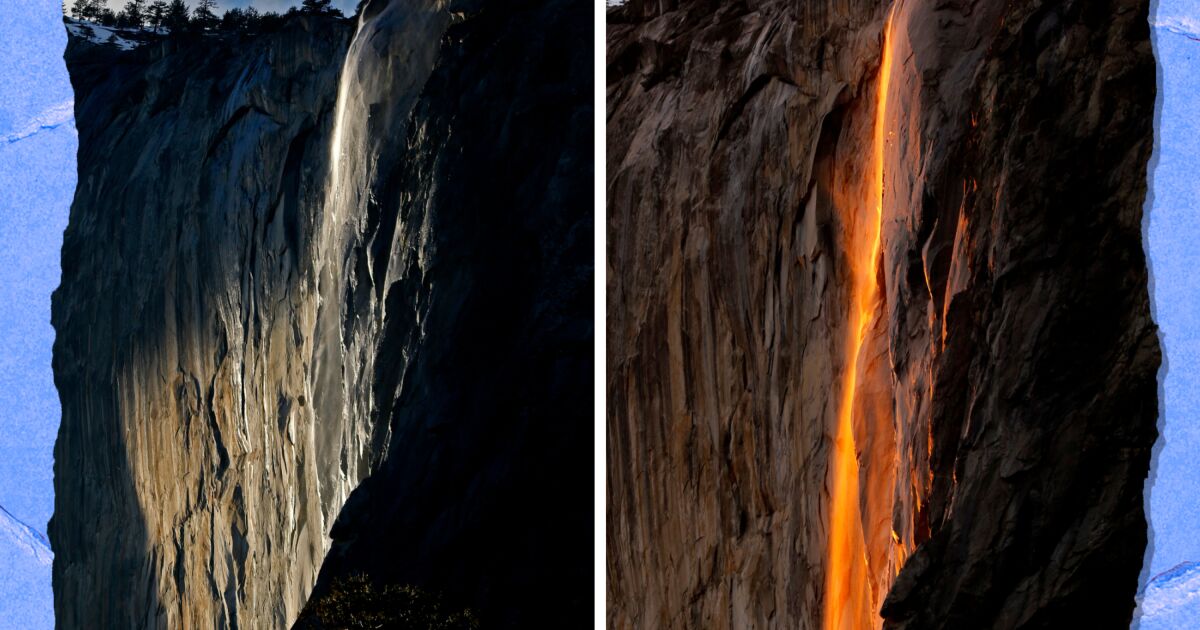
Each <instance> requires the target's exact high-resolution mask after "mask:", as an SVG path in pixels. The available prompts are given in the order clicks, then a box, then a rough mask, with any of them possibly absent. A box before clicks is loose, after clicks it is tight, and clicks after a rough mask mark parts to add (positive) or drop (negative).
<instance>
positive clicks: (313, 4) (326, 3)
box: [300, 0, 342, 16]
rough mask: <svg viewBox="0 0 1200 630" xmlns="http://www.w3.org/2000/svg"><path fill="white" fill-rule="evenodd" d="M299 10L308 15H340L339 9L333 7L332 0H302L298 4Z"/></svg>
mask: <svg viewBox="0 0 1200 630" xmlns="http://www.w3.org/2000/svg"><path fill="white" fill-rule="evenodd" d="M300 12H301V13H307V14H310V15H336V16H341V15H342V12H341V11H340V10H338V9H335V8H333V0H304V2H303V3H301V4H300Z"/></svg>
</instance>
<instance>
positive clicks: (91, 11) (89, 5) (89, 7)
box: [73, 0, 104, 21]
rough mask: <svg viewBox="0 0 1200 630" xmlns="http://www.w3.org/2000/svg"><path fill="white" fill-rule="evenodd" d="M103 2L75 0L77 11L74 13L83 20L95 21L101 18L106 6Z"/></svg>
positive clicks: (98, 0)
mask: <svg viewBox="0 0 1200 630" xmlns="http://www.w3.org/2000/svg"><path fill="white" fill-rule="evenodd" d="M101 1H102V0H75V10H74V11H73V13H74V14H75V16H76V17H78V18H79V19H81V20H92V21H95V20H96V19H97V18H99V17H100V14H101V12H102V9H103V8H104V6H103V5H102V4H101Z"/></svg>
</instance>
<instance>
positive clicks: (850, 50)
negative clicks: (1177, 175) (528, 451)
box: [607, 0, 1159, 628]
mask: <svg viewBox="0 0 1200 630" xmlns="http://www.w3.org/2000/svg"><path fill="white" fill-rule="evenodd" d="M889 12H891V14H892V16H893V22H894V37H893V47H894V50H893V55H894V59H895V61H894V66H893V70H892V73H893V74H892V76H891V78H890V90H889V93H888V95H887V98H888V115H887V117H886V121H885V122H886V126H887V134H886V143H885V150H884V156H885V165H884V205H883V218H882V224H881V227H882V252H881V255H880V257H879V260H878V261H877V262H876V264H877V273H878V278H879V282H880V285H881V287H882V288H883V294H882V297H881V299H880V301H879V304H878V305H877V306H876V316H875V319H874V322H873V323H872V325H871V327H870V329H869V332H868V339H867V340H866V341H865V343H864V345H863V348H862V351H861V354H860V355H859V361H858V365H859V372H858V386H857V390H858V393H857V395H856V397H855V400H854V411H855V413H854V423H855V443H856V447H857V451H858V463H859V468H860V484H859V486H860V488H861V489H862V492H861V495H860V497H859V499H860V508H861V510H860V511H861V514H862V517H861V518H862V523H861V527H862V535H863V537H864V539H865V541H866V545H867V549H866V555H867V559H866V561H865V562H866V563H867V565H868V574H869V576H870V591H871V592H870V594H869V597H870V600H871V602H872V606H873V607H874V609H875V610H880V609H882V611H883V616H881V617H876V619H875V620H874V622H872V625H876V626H880V625H885V619H884V618H885V617H886V625H888V626H894V627H914V628H918V627H919V628H931V627H947V628H966V627H969V628H991V627H995V628H1011V627H1055V626H1056V624H1059V625H1061V624H1066V623H1068V620H1069V621H1070V622H1072V623H1073V622H1080V621H1082V622H1085V623H1091V625H1092V627H1127V626H1128V619H1129V616H1130V614H1131V612H1132V607H1133V592H1134V589H1135V587H1136V579H1137V573H1138V568H1139V566H1140V558H1141V553H1142V548H1143V547H1144V544H1145V522H1144V516H1143V514H1142V501H1141V487H1142V482H1143V480H1144V477H1145V474H1146V471H1147V467H1148V462H1149V448H1150V445H1151V444H1152V442H1153V439H1154V424H1155V418H1156V417H1157V411H1156V394H1155V389H1154V388H1155V378H1154V377H1155V371H1156V369H1157V367H1158V363H1159V355H1158V347H1157V341H1156V338H1155V336H1154V327H1153V324H1152V322H1151V321H1150V319H1149V308H1148V302H1147V288H1146V286H1147V279H1146V268H1145V260H1144V255H1143V252H1142V248H1141V242H1140V225H1141V214H1142V204H1143V201H1144V196H1145V174H1146V171H1145V168H1146V161H1147V159H1148V158H1149V152H1150V147H1151V141H1152V129H1151V123H1152V115H1153V103H1154V89H1155V86H1154V65H1153V58H1152V56H1151V53H1150V47H1149V29H1148V26H1147V24H1146V13H1147V6H1146V4H1145V3H1144V2H1124V1H1113V2H1101V3H1088V4H1084V3H1074V2H1068V3H1042V2H1036V1H1025V2H1009V3H997V2H983V1H976V2H972V1H961V2H939V3H933V2H926V1H924V0H907V1H905V2H899V3H895V4H892V5H888V4H880V3H874V2H818V3H801V4H796V3H783V2H760V3H733V4H730V3H715V2H703V1H698V2H649V1H647V2H637V1H634V2H631V3H629V4H628V5H626V6H624V7H622V8H620V9H616V10H615V11H610V13H609V19H610V23H609V35H608V38H609V41H608V47H609V65H608V103H609V112H608V138H609V153H608V172H607V186H608V194H609V219H608V229H609V252H608V253H609V264H610V281H609V290H608V295H609V322H608V335H609V336H608V344H609V346H608V353H609V365H610V368H611V370H612V371H611V373H610V374H609V376H608V392H609V399H610V406H609V413H610V416H609V423H608V435H609V484H610V487H609V497H608V506H609V524H608V548H609V593H608V595H609V605H610V610H609V620H610V623H611V624H612V625H613V626H615V627H618V628H643V627H697V628H700V627H703V628H736V627H788V628H815V627H818V626H820V624H821V621H822V618H823V616H824V610H823V595H824V589H825V577H826V576H825V575H824V569H825V565H826V562H827V557H826V554H827V541H828V531H827V529H828V523H829V514H828V504H829V497H828V492H829V481H828V468H829V453H830V448H831V445H832V439H833V435H834V427H835V417H836V413H837V406H838V404H839V392H840V391H842V388H843V387H844V384H845V376H846V375H845V366H846V365H847V357H846V348H845V347H844V346H845V341H844V340H845V339H847V333H846V330H845V327H846V326H847V325H848V322H849V320H850V318H849V317H848V312H849V308H851V304H850V301H851V294H850V288H851V287H850V285H851V278H852V273H851V265H852V264H853V263H854V261H853V260H852V257H851V252H853V251H854V250H855V245H856V241H855V239H857V238H860V235H861V234H862V233H863V230H862V229H861V224H862V223H863V221H864V220H867V218H866V217H867V213H868V211H869V208H868V207H867V203H866V200H867V198H868V194H867V185H868V184H869V181H868V180H869V172H870V155H871V150H872V146H871V142H872V133H873V122H874V121H873V117H874V114H875V111H876V107H877V105H878V103H879V99H880V95H879V94H877V93H876V91H877V85H878V84H879V81H878V67H879V61H880V58H881V49H880V46H881V42H882V37H881V33H882V28H883V24H884V20H885V16H887V15H888V14H889ZM901 565H903V566H904V569H903V570H901V571H899V575H898V576H897V574H896V573H897V570H898V569H899V568H900V566H901ZM893 583H894V584H893ZM885 602H886V604H885Z"/></svg>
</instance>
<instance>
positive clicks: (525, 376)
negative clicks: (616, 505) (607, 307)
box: [50, 0, 593, 628]
mask: <svg viewBox="0 0 1200 630" xmlns="http://www.w3.org/2000/svg"><path fill="white" fill-rule="evenodd" d="M565 4H569V3H565V2H557V3H555V2H522V3H488V4H486V5H482V4H481V3H474V2H470V3H447V2H435V1H433V0H430V1H428V2H400V1H398V0H397V1H391V2H389V1H387V0H373V1H372V2H371V3H370V4H368V5H367V6H366V9H365V10H364V14H363V17H362V19H361V20H359V21H357V22H356V21H352V20H347V21H340V20H328V19H316V18H312V19H302V20H297V21H294V22H292V23H290V24H289V26H287V27H286V28H285V29H284V30H283V31H281V32H278V33H274V34H269V35H265V36H261V37H257V38H254V39H251V40H235V39H230V38H219V37H209V38H206V39H205V40H204V41H201V42H186V41H185V42H174V43H173V42H167V43H159V44H147V45H145V46H142V47H139V48H138V49H136V50H134V51H132V52H122V51H119V50H116V49H110V48H106V47H104V46H95V45H92V44H89V43H86V42H80V41H76V42H73V43H72V47H71V48H70V49H69V50H68V54H67V60H68V65H69V67H70V70H71V72H72V78H73V82H74V84H75V88H76V92H77V112H76V113H77V119H78V126H79V133H80V147H81V148H80V155H79V168H80V181H81V185H80V186H79V189H78V191H77V194H76V199H75V203H74V205H73V208H72V214H71V220H70V226H69V228H68V229H67V232H66V235H65V242H64V249H63V282H62V286H61V287H60V288H59V290H58V291H57V292H56V294H55V297H54V311H53V322H54V325H55V328H56V330H57V333H58V337H57V340H56V346H55V376H56V382H57V384H58V387H59V391H60V395H61V398H62V402H63V424H62V429H61V431H60V435H59V440H58V443H57V447H56V501H57V504H56V513H55V518H54V521H53V523H52V526H51V528H50V539H51V542H52V546H53V548H54V550H55V554H56V555H55V564H54V575H55V607H56V615H57V619H58V623H59V625H60V627H63V628H97V627H103V628H233V627H243V628H287V627H289V626H291V625H292V624H293V623H294V622H295V620H296V619H297V618H298V617H299V615H300V613H301V610H302V609H303V607H304V606H305V604H306V602H307V601H308V598H309V594H310V591H311V590H312V589H313V587H314V585H316V584H317V581H318V574H319V573H320V572H321V571H322V566H323V564H324V563H325V559H326V554H327V551H328V550H329V549H330V547H331V545H333V544H334V542H335V539H337V541H338V545H339V546H338V550H339V555H338V557H339V558H341V560H340V564H338V567H337V569H330V571H329V572H330V573H331V574H337V572H338V571H342V572H367V573H369V574H370V575H371V576H372V578H376V579H379V580H382V581H385V582H387V581H397V580H403V583H405V584H414V585H417V586H421V587H425V588H428V589H430V590H434V591H437V592H439V593H443V594H445V595H446V596H447V597H449V598H451V599H452V600H453V602H454V603H455V604H456V605H459V604H461V605H462V607H470V608H473V609H475V610H477V611H478V612H479V613H480V615H481V617H482V619H483V620H484V621H485V622H489V621H495V622H496V624H495V625H497V626H498V627H503V626H502V625H501V624H502V623H506V622H507V623H514V624H516V623H520V622H522V621H529V620H530V619H533V620H534V621H536V620H537V619H538V618H537V617H528V616H522V615H523V614H526V613H528V611H529V610H533V607H532V606H531V605H529V602H531V601H534V600H538V601H540V600H542V599H543V598H549V599H550V600H551V601H553V602H554V605H553V606H550V607H547V608H546V610H547V611H550V612H556V613H564V612H569V613H571V614H574V615H584V616H586V615H588V614H589V612H590V611H589V610H588V609H587V606H586V605H584V604H582V603H581V602H585V601H586V598H587V597H588V595H589V594H590V588H589V587H588V584H587V582H586V576H589V575H590V572H591V567H590V549H591V530H590V522H591V513H590V507H591V501H590V499H589V497H588V494H587V489H588V488H590V482H589V479H588V476H589V474H590V470H591V463H590V458H589V454H590V453H591V444H590V436H591V426H590V417H591V415H590V414H591V403H592V401H591V399H590V391H591V389H590V383H591V373H590V370H589V367H588V366H590V364H591V358H590V356H591V355H590V351H591V346H592V341H591V339H592V334H593V331H592V328H591V302H590V296H591V294H592V289H591V282H592V269H591V258H592V256H591V238H590V232H589V226H590V224H591V216H592V215H591V210H590V207H589V204H590V191H591V184H590V181H591V180H590V177H591V170H590V167H589V159H590V155H591V147H590V138H591V128H590V116H591V113H590V103H591V96H590V91H589V89H588V85H589V83H588V74H587V69H588V68H589V67H590V65H589V64H590V61H589V59H590V57H586V56H585V57H582V58H581V57H579V56H578V55H576V56H571V55H572V54H573V53H570V52H569V51H567V52H566V53H564V54H561V55H558V56H557V57H555V56H553V55H551V53H562V52H563V51H565V50H566V48H565V47H563V46H562V42H563V41H565V40H566V39H567V38H569V37H576V38H578V37H579V32H580V31H587V30H588V29H589V26H590V25H589V24H588V21H587V17H586V16H587V14H586V12H584V13H580V12H578V11H575V12H572V11H569V10H567V9H566V8H564V5H565ZM521 16H526V17H528V18H529V20H528V21H529V26H528V27H525V26H520V25H510V22H516V18H518V17H521ZM551 26H557V27H559V28H558V30H557V31H556V32H552V33H545V34H541V35H538V36H533V35H531V31H526V30H524V29H525V28H531V29H532V28H539V27H540V28H542V29H549V27H551ZM518 35H523V36H524V37H518ZM546 42H555V43H554V44H553V45H551V44H548V43H546ZM538 46H541V48H538ZM539 51H540V52H546V53H547V56H548V57H550V59H548V60H547V59H540V58H536V57H535V56H534V54H533V53H534V52H539ZM584 52H585V53H586V51H584ZM464 59H471V60H472V61H471V63H470V64H468V63H466V62H464V61H463V60H464ZM502 62H503V63H502ZM471 64H474V65H471ZM524 64H528V65H529V66H530V68H528V69H527V68H526V66H525V65H524ZM538 64H540V65H538ZM468 71H469V72H468ZM503 71H507V72H509V73H510V74H508V75H495V76H493V75H492V74H491V73H492V72H503ZM456 72H457V73H458V74H456ZM439 77H441V79H439ZM447 77H453V80H451V79H449V78H447ZM485 79H486V80H485ZM497 138H500V139H502V140H504V142H499V141H497ZM489 143H491V144H489ZM493 146H494V147H495V148H494V149H493V148H492V147H493ZM389 471H390V472H389ZM532 471H536V473H537V476H534V475H533V472H532ZM373 475H375V477H380V478H384V479H386V480H388V481H386V482H378V483H377V484H376V485H374V486H373V488H374V490H372V491H364V492H360V493H355V492H354V491H355V489H356V488H357V487H358V486H359V484H360V482H362V481H363V480H365V479H374V478H375V477H373ZM543 477H544V479H542V478H543ZM539 479H541V481H538V480H539ZM422 493H425V494H422ZM352 494H353V496H354V497H356V498H355V499H354V500H353V501H351V504H350V505H349V506H347V507H345V509H343V507H344V504H346V502H347V499H348V498H350V497H351V496H352ZM431 494H436V497H431V496H429V495H431ZM434 499H436V500H434ZM551 508H553V512H554V514H555V515H556V516H557V519H554V518H549V517H545V516H543V515H541V512H545V511H547V510H550V509H551ZM539 510H540V511H541V512H539ZM395 514H402V515H404V518H405V519H407V521H406V525H405V527H406V528H407V529H405V530H403V535H404V536H406V537H407V538H406V540H405V545H407V546H405V545H400V544H398V543H396V541H392V543H396V544H393V546H392V547H389V548H387V549H386V550H385V548H384V545H383V543H379V544H373V545H371V548H372V549H373V553H374V554H375V555H374V556H373V557H372V558H371V560H373V561H378V563H379V564H380V565H383V566H384V567H392V568H395V567H403V568H404V569H405V571H404V572H403V573H402V574H398V573H394V572H387V571H385V570H383V568H381V567H380V566H375V565H371V564H370V563H368V562H367V559H366V558H364V557H363V556H362V554H361V553H360V555H358V556H355V555H354V554H355V552H354V551H353V546H354V541H360V542H363V543H366V542H368V541H370V540H371V539H372V536H374V534H372V533H371V532H368V531H361V532H360V531H358V530H355V529H354V528H355V527H357V525H356V524H359V523H373V522H376V520H377V519H376V517H377V516H378V519H385V518H387V517H390V516H389V515H395ZM339 518H340V519H341V520H339ZM489 519H490V520H489ZM335 521H336V522H338V523H339V525H338V528H337V529H336V530H335V527H334V524H335ZM343 522H344V523H345V524H344V525H343V524H342V523H343ZM380 522H383V521H382V520H380ZM517 525H520V527H517ZM560 526H561V527H563V528H565V529H563V530H561V531H560V529H559V527H560ZM331 530H332V531H333V534H334V538H331V537H330V534H331ZM339 532H355V533H354V535H353V537H352V538H353V540H347V539H345V538H344V537H343V538H339ZM389 535H401V534H400V533H399V530H394V531H390V532H389ZM538 540H541V541H543V542H546V541H559V542H560V543H561V544H560V545H558V546H550V545H547V546H546V547H540V546H537V545H534V544H533V541H538ZM493 548H496V549H500V551H489V550H491V549H493ZM385 551H386V553H385ZM388 554H390V555H388ZM489 554H490V555H489ZM518 555H519V556H520V558H519V562H518V561H517V560H515V559H514V556H518ZM506 562H507V564H506ZM564 576H565V578H567V579H564ZM516 578H523V579H524V582H517V586H524V587H526V588H527V589H528V592H525V593H523V594H519V595H514V593H513V592H512V591H511V588H512V587H510V585H509V583H508V582H506V581H505V580H510V579H516ZM572 593H574V594H576V595H574V596H573V595H572ZM502 595H509V596H511V597H509V598H507V599H501V598H500V596H502ZM489 597H490V598H489ZM555 606H557V608H555ZM521 611H526V612H525V613H522V612H521ZM524 627H528V626H527V625H526V626H524Z"/></svg>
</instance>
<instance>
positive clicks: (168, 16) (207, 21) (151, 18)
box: [64, 0, 344, 33]
mask: <svg viewBox="0 0 1200 630" xmlns="http://www.w3.org/2000/svg"><path fill="white" fill-rule="evenodd" d="M194 4H195V6H194V7H192V8H189V7H188V5H187V3H186V2H185V0H127V1H126V2H125V6H124V7H123V8H122V9H121V10H120V11H113V10H112V9H110V8H109V7H108V4H107V2H106V0H73V3H72V4H71V7H70V9H69V10H68V12H69V13H70V15H71V17H73V18H75V19H77V20H86V21H89V22H96V23H98V24H101V25H103V26H108V27H115V28H143V29H150V30H153V31H154V32H156V33H161V32H164V31H170V32H172V33H181V32H196V31H200V32H205V31H231V32H252V33H253V32H264V31H272V30H275V29H277V28H278V27H279V26H281V25H282V24H283V23H284V22H285V21H286V20H287V19H288V18H289V17H292V16H295V15H326V16H332V17H344V16H343V15H342V12H341V11H340V10H338V9H337V8H335V7H334V6H333V3H332V0H304V1H303V3H302V4H301V5H300V6H299V7H292V8H291V9H289V10H288V11H287V13H284V14H282V15H281V14H279V13H276V12H274V11H265V12H261V13H260V12H259V11H258V10H256V9H255V8H254V7H253V6H251V7H247V8H245V9H242V8H238V7H234V8H232V9H229V10H228V11H225V12H223V13H222V12H221V10H220V7H219V5H218V4H217V0H194ZM65 8H66V7H65V5H64V9H65Z"/></svg>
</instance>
